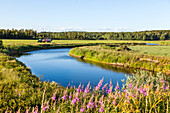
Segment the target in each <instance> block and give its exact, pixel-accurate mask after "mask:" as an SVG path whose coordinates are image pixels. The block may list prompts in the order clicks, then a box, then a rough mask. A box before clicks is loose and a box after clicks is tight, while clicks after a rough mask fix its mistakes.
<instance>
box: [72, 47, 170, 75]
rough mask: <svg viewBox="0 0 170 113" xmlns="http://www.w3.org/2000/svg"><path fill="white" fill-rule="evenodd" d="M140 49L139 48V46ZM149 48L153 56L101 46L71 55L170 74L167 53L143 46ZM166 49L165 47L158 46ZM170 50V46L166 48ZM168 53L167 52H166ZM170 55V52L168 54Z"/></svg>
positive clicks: (169, 60)
mask: <svg viewBox="0 0 170 113" xmlns="http://www.w3.org/2000/svg"><path fill="white" fill-rule="evenodd" d="M137 47H139V46H137ZM142 47H144V48H145V47H148V48H147V49H148V50H152V52H151V53H152V56H151V55H144V54H141V53H140V52H136V51H117V50H115V49H104V48H102V47H101V46H90V47H79V48H74V49H72V50H71V51H70V55H75V56H78V57H80V58H84V59H87V60H92V61H95V62H101V63H109V64H115V63H116V64H115V65H122V66H125V67H134V68H141V69H148V70H154V71H163V72H167V73H170V64H169V62H170V58H169V57H163V56H162V55H165V53H164V52H163V51H162V52H161V53H159V51H157V50H156V49H154V47H153V46H141V48H142ZM157 47H158V48H159V47H164V46H157ZM166 48H167V49H168V50H170V46H166ZM154 51H157V54H156V55H157V56H156V55H153V54H154ZM165 52H167V51H165ZM168 54H169V52H168Z"/></svg>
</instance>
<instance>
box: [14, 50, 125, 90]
mask: <svg viewBox="0 0 170 113" xmlns="http://www.w3.org/2000/svg"><path fill="white" fill-rule="evenodd" d="M69 51H70V49H48V50H38V51H32V52H28V53H29V55H22V56H20V57H19V58H17V59H18V60H19V61H22V62H23V63H25V64H26V66H28V67H30V68H31V71H32V73H33V74H35V75H37V76H38V77H39V76H40V75H42V76H43V78H42V79H41V80H42V81H44V80H46V81H47V80H49V81H50V82H51V81H55V82H57V83H59V84H60V85H63V86H68V84H69V83H70V84H71V85H72V86H74V85H75V86H76V87H78V85H79V84H80V83H81V84H84V85H85V86H86V85H87V84H88V82H89V81H90V83H91V85H92V86H93V85H94V84H95V85H97V84H98V82H99V80H100V79H102V78H103V77H104V84H105V83H109V82H110V79H111V80H112V82H113V85H114V86H116V84H117V81H118V82H119V84H120V86H121V85H122V82H121V79H125V80H126V77H125V74H128V72H127V73H126V71H125V72H117V71H114V70H117V68H116V69H112V66H110V67H108V66H107V67H106V68H105V66H103V65H102V66H101V65H100V66H98V65H96V64H93V63H87V62H83V61H80V60H78V59H77V58H73V57H70V56H69ZM122 70H124V69H122Z"/></svg>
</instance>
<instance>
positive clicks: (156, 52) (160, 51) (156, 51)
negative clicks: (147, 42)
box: [128, 46, 170, 57]
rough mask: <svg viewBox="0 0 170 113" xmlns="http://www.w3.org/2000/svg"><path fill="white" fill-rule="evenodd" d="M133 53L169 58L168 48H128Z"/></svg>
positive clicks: (169, 51)
mask: <svg viewBox="0 0 170 113" xmlns="http://www.w3.org/2000/svg"><path fill="white" fill-rule="evenodd" d="M128 47H129V48H130V49H132V50H134V51H135V52H138V53H141V54H145V55H152V56H161V57H163V56H164V57H170V46H128Z"/></svg>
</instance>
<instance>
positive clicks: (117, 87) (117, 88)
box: [116, 82, 120, 90]
mask: <svg viewBox="0 0 170 113" xmlns="http://www.w3.org/2000/svg"><path fill="white" fill-rule="evenodd" d="M119 89H120V87H119V83H118V82H117V86H116V90H119Z"/></svg>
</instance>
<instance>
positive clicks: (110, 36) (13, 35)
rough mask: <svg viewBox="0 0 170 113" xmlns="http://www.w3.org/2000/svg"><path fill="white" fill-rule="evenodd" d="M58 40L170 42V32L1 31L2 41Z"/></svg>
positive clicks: (0, 37)
mask: <svg viewBox="0 0 170 113" xmlns="http://www.w3.org/2000/svg"><path fill="white" fill-rule="evenodd" d="M39 38H52V39H56V40H169V39H170V30H152V31H138V32H76V31H68V32H37V31H36V30H32V29H29V30H28V29H20V30H17V29H12V30H9V29H6V30H5V29H0V39H39Z"/></svg>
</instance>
